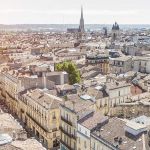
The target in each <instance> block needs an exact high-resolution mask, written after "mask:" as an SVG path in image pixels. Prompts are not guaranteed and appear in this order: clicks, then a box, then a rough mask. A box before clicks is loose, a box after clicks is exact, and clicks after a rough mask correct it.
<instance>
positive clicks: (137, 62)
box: [133, 56, 150, 73]
mask: <svg viewBox="0 0 150 150" xmlns="http://www.w3.org/2000/svg"><path fill="white" fill-rule="evenodd" d="M149 65H150V58H149V57H140V56H136V57H134V58H133V71H136V72H141V73H150V67H149Z"/></svg>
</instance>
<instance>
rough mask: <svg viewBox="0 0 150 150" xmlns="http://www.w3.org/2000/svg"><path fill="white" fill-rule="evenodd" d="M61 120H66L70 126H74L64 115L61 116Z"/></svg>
mask: <svg viewBox="0 0 150 150" xmlns="http://www.w3.org/2000/svg"><path fill="white" fill-rule="evenodd" d="M61 120H62V121H64V122H66V123H67V124H69V125H70V126H72V122H71V121H68V120H67V119H65V118H64V117H62V116H61Z"/></svg>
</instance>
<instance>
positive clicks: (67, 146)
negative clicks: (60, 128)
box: [60, 139, 75, 150]
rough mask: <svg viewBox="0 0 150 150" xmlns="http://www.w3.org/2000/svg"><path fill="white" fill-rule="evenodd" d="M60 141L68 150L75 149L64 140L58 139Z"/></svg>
mask: <svg viewBox="0 0 150 150" xmlns="http://www.w3.org/2000/svg"><path fill="white" fill-rule="evenodd" d="M60 143H61V144H62V145H64V146H65V147H66V148H68V149H69V150H75V149H74V148H71V147H70V146H69V145H67V144H66V143H65V142H64V141H62V140H61V139H60Z"/></svg>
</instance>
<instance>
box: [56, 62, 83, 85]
mask: <svg viewBox="0 0 150 150" xmlns="http://www.w3.org/2000/svg"><path fill="white" fill-rule="evenodd" d="M55 68H56V70H57V71H66V72H67V73H68V74H69V83H70V84H74V83H79V82H80V80H81V77H80V72H79V70H78V68H77V66H76V65H75V64H74V63H73V62H71V61H65V62H63V63H58V64H56V66H55Z"/></svg>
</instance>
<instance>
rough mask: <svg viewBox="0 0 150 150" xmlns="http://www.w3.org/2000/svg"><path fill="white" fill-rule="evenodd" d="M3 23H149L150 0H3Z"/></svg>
mask: <svg viewBox="0 0 150 150" xmlns="http://www.w3.org/2000/svg"><path fill="white" fill-rule="evenodd" d="M0 2H1V5H0V24H5V25H11V24H12V25H13V24H78V23H79V19H80V9H81V5H82V6H83V11H84V20H85V24H113V23H114V22H115V21H117V22H118V23H119V24H150V9H149V6H150V0H61V1H60V0H5V1H4V0H0Z"/></svg>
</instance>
